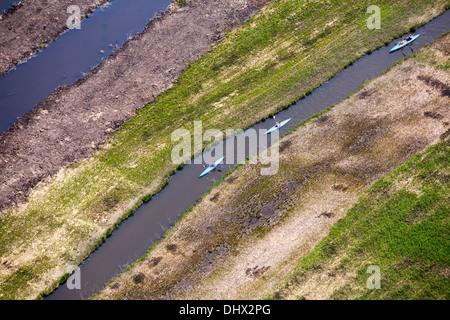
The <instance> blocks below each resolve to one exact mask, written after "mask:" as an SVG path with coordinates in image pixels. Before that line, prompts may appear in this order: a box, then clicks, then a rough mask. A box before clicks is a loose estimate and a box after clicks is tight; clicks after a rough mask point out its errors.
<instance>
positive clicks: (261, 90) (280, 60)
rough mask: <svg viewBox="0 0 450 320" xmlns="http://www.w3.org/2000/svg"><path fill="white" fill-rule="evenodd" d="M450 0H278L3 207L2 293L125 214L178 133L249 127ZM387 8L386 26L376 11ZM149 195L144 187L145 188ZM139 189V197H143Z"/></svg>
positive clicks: (159, 179)
mask: <svg viewBox="0 0 450 320" xmlns="http://www.w3.org/2000/svg"><path fill="white" fill-rule="evenodd" d="M449 3H450V2H449V1H444V0H427V1H419V0H415V1H406V0H405V1H396V2H395V4H393V3H392V1H370V3H369V2H366V1H356V0H355V1H346V2H342V1H314V2H310V1H302V0H289V1H287V0H278V1H273V2H272V3H270V4H269V5H268V6H267V7H266V8H265V9H264V10H263V11H262V12H261V13H259V14H258V15H257V16H255V17H254V18H251V19H250V20H249V21H248V22H247V23H245V25H244V26H243V27H241V28H238V29H237V30H235V31H233V32H230V33H229V34H227V35H226V37H225V39H224V40H223V41H222V42H221V43H220V44H218V45H216V46H214V47H213V48H212V49H211V50H210V53H209V54H207V55H206V56H205V57H203V58H202V59H200V60H199V61H197V62H195V63H193V64H191V66H190V67H189V68H188V69H187V70H186V71H185V72H183V74H182V75H181V77H180V79H179V80H178V81H177V82H176V83H174V87H173V88H172V89H170V90H168V91H166V92H165V93H164V94H162V95H161V96H160V97H158V99H157V100H156V101H155V102H154V103H152V104H149V105H147V106H145V107H144V108H142V109H140V110H139V111H138V112H137V114H136V115H135V116H134V117H133V118H132V119H131V120H130V121H129V122H127V123H126V124H125V125H124V126H123V128H122V129H121V130H119V131H118V132H117V133H116V134H115V135H114V136H113V137H111V138H110V139H108V141H107V142H106V143H105V145H104V146H102V147H101V148H100V150H98V152H97V153H96V154H95V155H93V156H92V157H91V158H89V159H87V160H86V161H83V162H81V163H78V164H76V165H73V166H71V167H70V168H66V169H63V170H61V172H60V173H59V174H58V175H57V176H56V177H53V178H51V179H49V180H48V181H46V182H45V183H42V184H40V185H39V186H37V187H36V188H35V189H34V190H33V192H32V193H31V195H30V197H29V199H28V202H27V203H26V204H25V205H24V206H23V207H21V208H20V209H17V210H13V211H11V212H10V213H8V214H6V215H3V216H2V217H0V229H1V232H0V244H1V245H0V257H1V259H0V260H1V261H2V263H3V262H4V263H5V264H4V265H9V266H10V267H8V268H6V267H5V268H2V269H0V298H6V299H13V298H31V297H35V296H36V295H37V294H38V293H39V292H42V291H43V290H44V289H45V288H50V289H51V288H53V287H54V286H55V283H54V282H53V281H55V280H57V279H59V278H60V277H61V276H62V275H63V274H64V272H65V271H64V270H65V268H66V266H67V265H72V264H79V263H80V262H81V261H82V260H83V259H84V258H85V257H86V256H87V254H88V253H89V252H90V251H91V250H92V248H95V246H96V245H98V244H99V243H101V241H102V240H103V239H104V237H105V234H109V233H110V232H111V230H112V228H114V227H115V224H117V221H119V220H120V219H122V218H124V217H127V216H128V215H129V214H131V213H132V212H133V210H135V209H136V207H137V206H139V205H140V204H141V203H142V201H143V200H148V197H145V196H146V195H149V194H151V193H154V192H156V191H157V190H158V188H159V187H160V186H161V184H163V183H164V181H165V178H164V177H166V176H167V174H169V173H170V172H172V170H174V169H175V165H173V164H172V163H171V159H170V156H171V150H172V147H173V146H174V145H175V144H176V143H177V142H172V141H171V134H172V132H173V131H174V130H176V129H179V128H186V129H192V127H193V122H194V121H202V122H203V128H204V130H206V129H209V128H216V129H220V130H224V129H226V128H239V127H241V128H244V127H248V126H250V125H251V124H253V123H255V122H257V121H258V120H260V119H262V118H265V117H267V116H269V115H270V114H271V113H273V112H276V111H277V110H279V109H281V108H284V107H287V106H288V105H290V104H291V103H293V102H295V101H296V100H297V99H299V98H301V97H302V96H304V95H305V94H307V93H309V92H310V91H311V90H312V89H313V88H315V87H317V86H319V85H320V84H322V83H324V82H326V81H327V80H328V79H329V78H330V77H332V76H333V75H335V74H336V73H338V72H339V71H340V70H342V69H343V68H344V67H345V66H347V65H349V64H350V63H351V62H352V61H354V60H356V59H358V58H359V57H361V56H362V55H363V54H365V53H366V52H369V51H371V50H374V49H375V48H377V47H379V46H381V45H383V44H384V43H387V42H388V41H390V40H391V39H393V38H394V37H396V36H399V35H400V34H402V33H405V32H408V30H410V29H411V28H414V27H415V26H417V25H419V24H423V23H425V22H427V21H429V20H430V19H432V18H433V17H435V16H437V15H438V14H440V13H441V12H443V10H444V9H445V7H448V6H449ZM369 5H378V6H379V7H380V9H381V18H382V22H381V23H382V24H381V27H382V28H381V30H369V29H368V28H367V26H366V20H367V19H368V17H369V14H367V12H366V10H367V7H368V6H369ZM143 197H145V198H143ZM139 199H141V200H139Z"/></svg>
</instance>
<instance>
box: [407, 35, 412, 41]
mask: <svg viewBox="0 0 450 320" xmlns="http://www.w3.org/2000/svg"><path fill="white" fill-rule="evenodd" d="M412 38H413V35H412V34H410V35H409V36H407V37H406V39H405V40H406V41H410V40H412Z"/></svg>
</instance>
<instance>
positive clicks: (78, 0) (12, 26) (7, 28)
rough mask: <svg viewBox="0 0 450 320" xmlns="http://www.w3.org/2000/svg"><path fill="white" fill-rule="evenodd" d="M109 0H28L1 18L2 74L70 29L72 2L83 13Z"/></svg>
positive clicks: (0, 66)
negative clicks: (68, 24)
mask: <svg viewBox="0 0 450 320" xmlns="http://www.w3.org/2000/svg"><path fill="white" fill-rule="evenodd" d="M107 1H108V0H27V1H25V2H23V3H22V4H21V5H20V7H19V8H18V9H16V10H14V11H12V12H11V13H8V14H5V15H3V16H1V17H0V35H1V36H0V76H1V75H3V74H5V73H6V72H8V71H9V70H10V69H11V68H13V67H14V66H15V65H17V64H18V63H20V62H22V61H24V60H26V59H28V58H30V57H31V56H32V55H33V54H34V53H36V51H38V50H39V48H40V46H41V45H43V44H45V43H48V42H51V41H53V40H54V39H55V38H57V37H58V36H59V35H60V34H61V33H62V32H63V31H64V30H66V29H67V26H66V21H67V18H68V17H69V14H68V13H67V12H66V10H67V7H68V6H70V5H77V6H79V7H80V11H81V15H82V16H83V15H88V14H90V13H92V12H93V11H94V10H95V9H96V8H97V7H98V6H100V5H102V4H103V3H105V2H107Z"/></svg>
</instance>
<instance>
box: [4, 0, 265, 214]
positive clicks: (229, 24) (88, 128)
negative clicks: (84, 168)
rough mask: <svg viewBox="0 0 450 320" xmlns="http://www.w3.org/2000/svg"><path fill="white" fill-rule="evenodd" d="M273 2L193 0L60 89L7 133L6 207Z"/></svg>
mask: <svg viewBox="0 0 450 320" xmlns="http://www.w3.org/2000/svg"><path fill="white" fill-rule="evenodd" d="M267 2H268V1H267V0H232V1H229V0H192V1H189V2H188V4H187V5H186V6H184V7H181V8H178V9H174V10H173V11H170V12H168V13H166V14H164V15H162V16H161V17H159V18H157V19H154V20H152V22H150V23H149V24H148V25H147V26H146V28H145V30H144V31H143V32H142V33H140V34H138V35H136V36H135V37H133V39H131V40H130V41H128V42H127V43H126V44H125V45H124V47H123V48H122V49H120V50H118V51H117V52H116V53H115V54H114V55H113V56H111V57H110V58H109V59H108V60H106V61H105V62H103V63H102V64H101V65H100V66H98V67H97V68H96V69H95V70H93V71H92V73H90V74H89V75H88V76H86V77H85V78H83V79H80V80H79V81H77V82H76V83H75V84H74V85H72V86H66V87H61V88H59V89H57V90H56V91H55V92H54V93H52V94H51V95H50V96H49V97H48V98H47V99H45V100H44V101H42V102H41V103H40V104H39V105H38V106H37V107H35V108H34V109H33V110H31V111H30V112H29V113H27V114H26V115H25V116H24V118H22V119H21V120H20V121H19V122H18V123H17V124H16V125H14V126H13V127H11V129H10V130H9V131H7V132H5V133H4V134H2V135H0V212H4V211H5V210H6V209H7V208H10V207H12V206H14V205H17V204H18V203H20V202H21V201H23V200H24V199H25V197H26V196H27V194H28V192H29V190H30V189H31V188H32V187H34V186H35V185H36V184H37V183H38V182H39V181H42V180H43V179H45V178H46V177H48V176H51V175H53V174H55V173H56V172H57V171H58V170H59V169H60V168H61V167H64V166H66V165H68V164H71V163H74V162H77V161H80V160H81V159H84V158H86V157H88V156H89V155H91V154H92V153H93V151H94V150H95V148H96V147H97V146H98V145H99V144H101V143H102V142H103V141H104V140H105V139H106V138H107V137H108V136H109V135H110V134H111V133H112V132H113V131H115V130H116V129H118V128H119V127H120V126H121V125H122V124H123V123H124V122H125V121H126V120H128V119H129V118H130V117H131V116H132V115H133V114H134V113H135V111H136V110H137V109H139V108H141V107H143V106H144V105H145V104H147V103H149V102H151V101H153V100H154V99H155V97H156V96H157V95H158V94H160V93H161V92H163V91H165V90H166V89H168V88H170V87H171V85H172V81H174V80H176V79H177V77H178V76H179V75H180V73H181V71H182V70H183V69H185V68H187V67H188V66H189V64H190V63H191V62H193V61H195V60H196V59H198V58H200V57H201V56H202V55H204V54H206V53H207V52H208V50H209V48H210V46H211V45H213V44H214V43H216V42H217V41H218V40H219V39H220V38H221V37H222V35H223V34H224V33H225V32H227V31H230V30H231V29H232V28H234V27H236V26H238V25H240V24H242V23H243V22H244V21H245V20H246V19H247V18H249V17H250V16H251V15H252V14H253V13H254V12H255V11H256V10H258V9H260V8H261V7H262V6H264V4H265V3H267Z"/></svg>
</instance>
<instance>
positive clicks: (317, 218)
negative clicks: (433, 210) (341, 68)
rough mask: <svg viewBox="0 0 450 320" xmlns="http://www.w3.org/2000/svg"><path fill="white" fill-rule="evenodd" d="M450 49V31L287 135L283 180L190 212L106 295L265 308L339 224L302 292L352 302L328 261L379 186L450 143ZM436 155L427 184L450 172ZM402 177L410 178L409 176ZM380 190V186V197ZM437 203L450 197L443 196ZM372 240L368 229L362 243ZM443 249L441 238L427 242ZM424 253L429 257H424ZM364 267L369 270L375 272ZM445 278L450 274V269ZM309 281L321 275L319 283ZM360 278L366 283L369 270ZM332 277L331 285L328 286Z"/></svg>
mask: <svg viewBox="0 0 450 320" xmlns="http://www.w3.org/2000/svg"><path fill="white" fill-rule="evenodd" d="M449 45H450V34H447V35H446V36H445V37H442V38H440V39H439V40H438V41H436V42H435V43H434V44H433V45H432V46H431V47H427V48H424V49H421V50H420V51H419V52H418V53H416V54H415V56H414V57H413V58H410V59H408V60H406V61H404V62H401V63H398V64H397V65H396V66H394V67H393V68H391V69H390V70H389V71H387V72H386V73H385V74H383V75H381V76H379V77H377V78H375V79H373V80H371V81H369V82H368V83H366V84H365V85H364V86H363V87H362V88H361V90H359V91H358V92H355V93H354V94H353V95H351V96H350V97H349V98H348V99H346V100H344V101H343V102H341V103H339V104H338V105H336V106H334V107H333V108H332V109H330V110H328V111H326V112H324V113H322V114H321V115H320V116H319V117H315V118H313V119H311V120H309V121H307V122H306V123H304V124H303V125H301V126H300V127H299V128H297V129H296V130H294V131H293V132H292V133H290V134H289V135H288V136H285V137H283V138H282V139H281V141H280V152H281V159H280V170H279V172H278V173H277V174H276V175H274V176H262V175H260V174H259V172H260V170H261V168H260V165H244V166H241V167H239V168H237V169H236V170H235V171H234V172H233V173H232V174H231V175H229V176H227V177H226V178H225V179H224V181H222V182H221V183H220V184H219V185H217V186H215V187H214V188H213V189H212V190H210V192H209V193H208V194H206V195H205V196H204V197H203V198H202V200H201V201H200V202H199V203H198V204H197V205H196V206H195V207H194V208H193V209H192V210H191V211H190V212H189V213H187V214H185V216H184V217H183V219H182V220H180V221H179V222H178V223H177V224H176V225H175V226H174V227H173V228H172V229H171V230H170V231H169V232H168V233H167V234H166V236H165V238H164V239H163V240H162V241H161V242H159V243H158V244H156V245H155V246H153V247H152V248H151V250H150V251H149V252H148V254H147V255H146V256H145V257H143V258H142V259H141V261H139V262H137V263H135V264H134V265H133V266H132V267H130V268H129V269H128V270H127V271H125V272H123V273H122V274H121V275H120V276H119V277H117V278H116V279H115V280H114V281H112V282H111V283H110V284H109V285H108V286H107V288H106V289H104V290H103V291H102V292H101V293H100V294H99V295H98V296H96V298H97V299H167V298H169V299H259V298H262V297H264V296H265V295H266V294H267V293H268V292H272V290H273V289H272V288H273V287H274V286H275V285H276V284H277V283H278V282H279V281H280V280H281V279H283V278H284V276H285V275H286V274H287V273H288V272H289V271H290V270H292V268H293V267H294V266H295V265H296V264H297V262H298V261H299V259H300V258H303V257H305V256H307V255H308V254H309V252H311V250H313V249H314V247H315V246H316V245H317V244H318V243H319V242H320V241H321V239H322V238H323V237H325V236H326V235H327V234H328V232H329V230H330V229H331V228H332V226H333V225H335V224H336V223H338V226H340V227H339V228H337V229H336V230H335V231H334V232H333V236H330V237H328V238H327V239H326V240H327V241H324V242H322V243H321V245H320V247H318V248H317V249H316V250H315V252H314V255H313V256H314V257H316V260H314V259H305V260H306V261H314V265H320V268H319V267H317V268H314V265H313V264H312V263H309V268H308V269H307V271H306V272H301V273H300V271H298V272H297V275H298V274H299V273H300V279H301V281H303V282H304V283H305V284H306V285H305V286H304V287H302V286H301V285H300V284H298V285H297V286H298V287H299V288H301V289H302V288H304V289H305V290H307V291H308V293H309V295H307V294H303V293H302V294H300V296H301V297H306V298H310V297H311V298H319V299H320V298H329V297H330V296H324V295H320V292H318V291H319V290H321V289H320V288H322V287H324V286H327V285H328V286H330V287H332V288H333V287H334V289H335V290H336V292H338V293H339V292H340V295H339V297H341V298H347V297H350V298H351V297H354V296H353V295H351V294H350V291H351V290H350V289H349V290H350V291H349V290H344V291H342V290H341V289H342V287H341V285H345V283H343V282H341V281H340V273H339V272H337V271H336V270H335V269H336V268H334V269H333V268H331V267H336V263H335V260H334V259H332V260H330V259H328V257H329V256H332V257H334V255H335V253H334V249H333V248H334V242H333V239H334V238H339V239H341V240H342V239H343V238H345V235H347V234H351V231H352V227H351V225H352V224H351V223H350V222H351V221H353V220H351V221H350V222H348V221H347V222H346V220H345V219H346V218H345V217H346V215H347V212H348V210H349V209H350V208H352V206H353V205H354V204H355V203H356V202H357V201H358V199H359V198H360V197H361V195H363V194H365V192H366V190H367V189H368V188H369V187H371V186H372V184H373V183H374V182H375V181H377V180H378V179H379V178H380V177H382V176H383V175H385V174H387V173H388V172H390V171H391V170H393V169H394V168H396V167H398V166H399V165H401V164H403V163H404V162H405V161H406V160H408V159H409V158H410V157H411V156H412V155H414V154H415V153H416V152H419V151H422V150H424V149H425V148H427V147H428V146H430V145H433V144H435V143H437V142H439V141H444V140H448V132H449V120H450V113H449V110H448V103H449V98H450V91H449V90H450V75H449V73H448V67H449V65H448V59H449V53H448V48H449ZM433 148H434V149H433ZM433 148H431V150H441V151H440V152H438V156H437V157H436V158H433V159H435V161H434V162H433V161H431V163H433V164H434V166H435V167H436V168H441V170H444V171H442V172H441V173H439V174H437V176H436V175H433V177H430V181H429V182H430V183H431V184H433V183H437V184H439V183H440V182H439V181H442V180H439V177H442V176H443V175H445V174H446V171H448V168H446V166H445V161H444V162H443V159H445V156H443V155H442V152H444V153H445V152H447V153H448V150H447V151H445V148H447V149H448V143H447V142H445V143H443V144H442V145H441V146H438V147H433ZM442 148H444V151H442ZM415 159H422V157H420V156H419V157H416V158H415ZM416 161H417V160H416ZM424 166H426V165H424ZM402 168H403V167H402ZM433 168H434V167H430V168H428V169H427V170H428V171H429V170H431V171H433V170H432V169H433ZM397 171H398V172H403V171H404V170H403V169H398V170H397ZM428 171H427V172H428ZM447 173H448V172H447ZM403 178H404V179H406V180H408V175H406V176H403ZM404 179H403V180H404ZM382 181H383V180H382ZM408 181H409V180H408ZM380 184H382V182H377V183H376V184H375V186H374V187H373V188H375V189H377V187H376V186H377V185H380ZM402 186H403V185H402ZM407 186H408V190H409V189H411V188H413V189H414V190H415V189H416V188H420V186H416V185H415V184H414V183H413V182H411V181H409V182H408V184H407ZM447 188H448V186H447ZM377 190H378V189H377ZM383 190H384V189H383ZM393 190H398V188H396V187H393ZM379 191H380V190H378V191H377V192H378V193H377V194H378V196H379V195H380V193H379ZM369 192H370V191H369ZM439 194H440V195H442V194H445V190H444V191H443V190H440V191H439ZM400 196H402V194H400ZM440 199H441V202H442V200H443V198H442V197H441V198H440ZM374 201H375V200H374ZM438 207H439V206H438ZM350 210H353V211H355V209H350ZM391 214H394V212H391ZM350 215H354V212H353V214H350ZM359 216H360V217H361V216H364V214H363V213H361V214H359ZM447 218H448V217H447ZM385 219H389V217H386V218H385ZM392 219H396V218H394V217H392ZM444 219H445V218H444ZM386 223H387V222H386ZM386 223H384V224H383V226H385V225H386ZM348 229H349V230H348ZM358 230H359V229H358ZM377 230H378V229H377ZM368 233H369V234H370V231H369V230H368V231H367V232H359V233H358V234H360V235H361V234H364V236H365V235H367V234H368ZM431 234H432V235H434V236H435V233H431ZM435 240H436V241H438V239H429V242H430V243H433V242H434V241H435ZM341 242H342V241H341ZM330 243H332V244H333V245H331V246H330V245H329V244H330ZM377 243H378V242H377ZM330 248H331V249H330ZM338 248H339V246H338V245H336V250H338ZM416 249H417V250H419V251H420V252H417V257H416V258H417V259H419V260H420V257H421V256H422V254H426V253H424V252H423V251H421V249H420V248H416ZM330 250H331V251H333V252H332V253H331V254H330V253H329V252H330ZM323 252H325V253H326V254H327V255H325V254H323ZM338 252H339V251H338ZM346 252H347V251H345V250H344V251H343V252H342V253H341V252H339V254H336V257H339V258H340V259H341V260H342V259H343V258H345V257H346V256H347V255H346V254H345V253H346ZM358 252H359V251H358ZM324 257H325V258H324ZM362 258H363V257H362ZM411 258H412V257H411ZM320 259H322V260H325V261H326V262H327V264H326V265H325V264H324V263H322V262H321V261H320ZM327 259H328V260H329V261H327ZM317 260H319V261H317ZM338 260H339V259H338ZM349 260H351V259H346V261H347V262H346V269H345V270H348V268H347V266H349V265H350V264H351V263H350V261H349ZM363 260H364V261H363V263H364V265H365V264H367V263H368V262H367V261H366V260H365V259H363ZM377 261H378V260H377ZM328 262H329V263H328ZM388 263H389V262H386V263H384V262H383V263H381V262H380V265H382V266H385V265H386V264H388ZM355 264H356V265H357V264H358V262H355ZM369 264H370V263H369ZM328 266H330V267H328ZM441 267H442V266H441ZM331 269H333V270H334V271H336V272H334V273H333V272H331V271H333V270H331ZM444 269H445V266H444ZM444 269H442V268H441V269H439V270H441V271H442V270H444ZM338 271H339V270H338ZM327 272H330V273H332V274H335V275H336V277H335V276H334V275H332V276H330V275H329V274H328V273H327ZM436 274H437V276H438V277H441V276H442V272H440V273H436ZM309 275H313V276H314V277H312V278H311V279H310V278H309ZM352 275H353V273H352V272H347V277H346V280H347V281H348V282H352V283H354V278H353V277H352ZM359 275H360V276H361V278H362V275H361V272H359ZM324 277H325V279H326V281H324V282H323V283H322V282H321V281H322V280H323V278H324ZM298 278H299V277H290V278H288V279H290V280H292V279H294V280H295V281H296V280H297V279H298ZM338 280H339V281H338ZM436 281H439V280H436ZM286 282H288V283H289V285H290V287H288V288H291V292H292V294H290V295H288V293H289V291H288V292H286V293H283V291H281V293H279V292H278V293H277V294H273V295H271V296H270V297H288V298H289V297H292V296H293V295H294V296H298V292H297V291H299V290H296V284H297V282H294V281H286ZM361 283H363V284H365V282H364V281H362V280H361V279H359V281H358V284H359V285H361ZM316 288H318V289H317V291H316ZM344 288H347V287H346V286H344ZM363 289H364V287H363ZM305 290H303V291H305ZM331 292H333V291H331ZM346 294H349V295H348V296H346ZM380 294H381V293H380ZM439 294H441V293H439ZM439 294H438V296H439ZM331 297H333V296H331ZM363 297H366V298H367V296H363ZM378 297H381V296H378ZM411 297H413V296H411ZM411 297H410V298H411ZM402 298H408V296H402Z"/></svg>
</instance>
